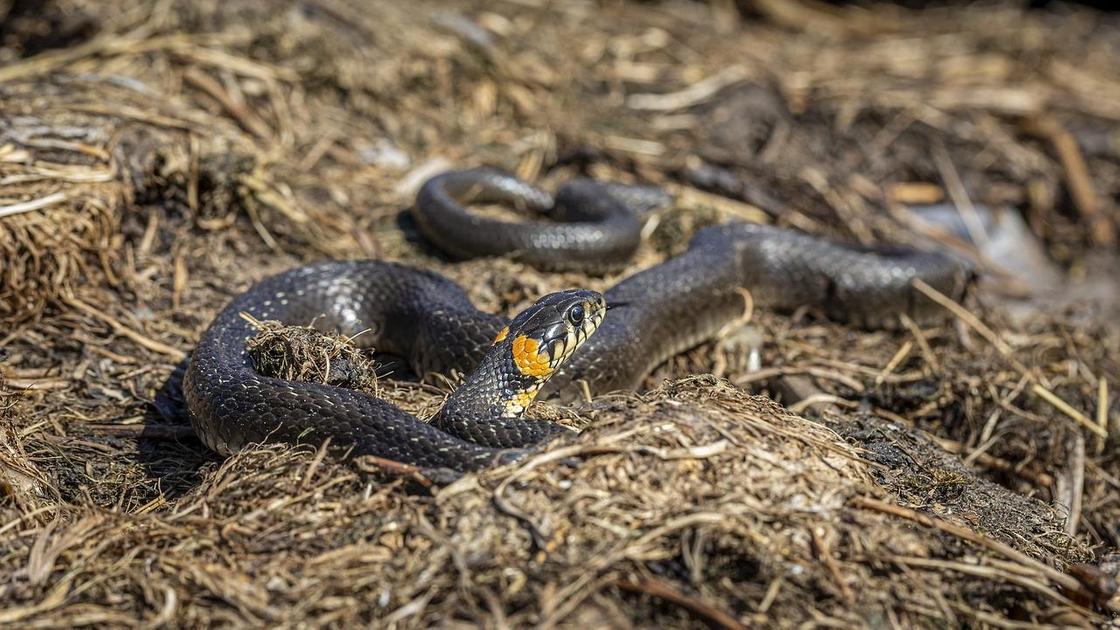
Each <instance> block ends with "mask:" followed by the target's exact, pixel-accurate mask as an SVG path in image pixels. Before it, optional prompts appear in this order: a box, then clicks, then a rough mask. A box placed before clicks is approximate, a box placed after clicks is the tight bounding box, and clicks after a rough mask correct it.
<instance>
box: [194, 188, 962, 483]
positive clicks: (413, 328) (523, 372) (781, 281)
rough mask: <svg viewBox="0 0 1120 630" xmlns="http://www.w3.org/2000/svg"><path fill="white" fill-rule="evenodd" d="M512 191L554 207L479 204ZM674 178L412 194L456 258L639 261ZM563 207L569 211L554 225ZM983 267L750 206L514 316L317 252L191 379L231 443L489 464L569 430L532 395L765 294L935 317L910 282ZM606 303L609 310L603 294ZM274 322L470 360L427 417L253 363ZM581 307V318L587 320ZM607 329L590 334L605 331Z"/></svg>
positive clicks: (201, 409) (616, 363)
mask: <svg viewBox="0 0 1120 630" xmlns="http://www.w3.org/2000/svg"><path fill="white" fill-rule="evenodd" d="M495 202H496V203H506V204H512V205H515V206H518V207H521V208H523V209H526V210H529V211H533V212H538V213H541V214H545V215H547V216H548V217H549V218H550V219H551V220H552V222H532V221H529V222H521V223H508V222H501V221H497V220H494V219H489V218H483V217H480V216H477V215H476V214H474V213H472V212H471V211H470V210H469V209H468V208H467V204H469V203H495ZM664 202H665V198H664V193H661V192H660V191H658V190H656V189H652V188H649V187H629V186H622V185H617V184H604V183H599V182H596V181H593V180H588V179H578V180H574V181H572V182H569V183H568V184H566V185H565V186H563V187H561V188H560V190H559V191H558V192H557V194H556V196H555V198H554V197H553V196H551V195H549V194H548V193H545V192H543V191H541V190H539V189H537V188H535V187H533V186H531V185H529V184H526V183H524V182H521V181H520V180H518V179H516V178H514V177H512V176H509V175H505V174H503V173H500V172H497V171H492V170H486V169H472V170H467V171H454V172H450V173H446V174H442V175H438V176H436V177H434V178H433V179H431V180H429V181H428V182H427V183H426V184H425V185H424V187H423V188H422V189H421V191H420V193H419V195H418V198H417V204H416V207H415V209H414V213H415V216H416V218H417V219H418V224H419V225H420V227H421V229H422V231H423V232H424V233H425V234H426V235H427V236H428V237H429V238H431V239H432V240H433V241H435V242H436V243H437V245H439V246H441V247H443V248H446V249H447V250H448V251H450V252H451V253H452V254H454V255H458V256H464V257H467V256H479V255H499V254H512V255H517V256H521V257H522V258H524V259H525V260H527V261H530V262H533V263H537V264H541V265H543V266H547V267H555V266H560V267H564V266H574V267H581V268H591V269H594V268H604V267H610V266H617V265H619V264H624V262H625V260H626V259H627V258H628V257H629V256H630V255H631V254H632V253H633V251H634V249H635V248H636V247H637V246H638V243H639V241H640V230H641V215H642V214H643V213H644V212H646V211H648V210H649V209H650V208H651V207H653V206H656V205H659V204H663V203H664ZM557 221H559V222H557ZM968 276H969V272H968V270H967V269H966V268H965V267H964V266H962V265H961V264H960V263H959V262H957V261H956V260H955V259H953V258H951V257H949V256H947V255H944V254H940V253H929V252H920V251H913V250H904V249H886V248H883V249H868V248H863V247H857V246H852V245H847V244H842V243H837V242H833V241H829V240H825V239H821V238H819V237H816V236H810V235H807V234H803V233H799V232H795V231H791V230H787V229H783V228H778V227H773V226H766V225H755V224H747V223H729V224H723V225H716V226H711V227H707V228H703V229H701V230H699V231H698V232H697V233H696V234H695V235H694V236H693V238H692V240H691V242H690V245H689V248H688V250H687V251H686V252H685V253H683V254H681V255H679V256H676V257H674V258H671V259H669V260H667V261H665V262H663V263H661V264H658V265H655V266H653V267H650V268H648V269H645V270H643V271H639V272H637V273H635V274H633V275H631V276H629V277H627V278H625V279H624V280H622V281H620V282H619V283H617V284H616V285H614V286H613V287H612V288H610V289H608V290H607V291H606V292H605V293H604V294H603V295H599V294H598V293H595V292H592V291H586V290H570V291H563V292H559V293H554V294H549V295H547V296H545V297H544V298H541V300H539V301H538V302H537V303H535V304H534V305H532V306H530V307H529V308H527V309H526V310H525V311H523V312H522V313H520V314H519V315H517V316H516V317H515V318H513V320H512V321H511V320H508V319H507V318H505V317H502V316H500V315H494V314H491V313H486V312H484V311H480V310H479V309H477V308H476V307H475V306H474V305H473V304H472V303H471V300H470V299H469V298H468V297H467V294H466V292H465V291H464V290H463V289H462V288H461V287H460V286H458V285H457V284H455V283H454V282H452V281H451V280H449V279H447V278H445V277H443V276H441V275H439V274H436V273H433V272H430V271H426V270H422V269H418V268H414V267H409V266H405V265H401V264H397V263H393V262H386V261H378V260H367V261H344V262H338V261H335V262H321V263H315V264H311V265H306V266H303V267H299V268H296V269H293V270H291V271H287V272H284V273H281V274H279V275H276V276H273V277H271V278H268V279H266V280H263V281H262V282H260V283H258V284H256V285H255V286H253V287H252V288H250V289H249V290H248V291H247V292H245V293H243V294H241V295H240V296H238V297H237V298H235V299H234V300H233V302H232V303H230V304H229V305H228V306H227V307H226V308H225V309H224V310H223V311H221V313H220V314H219V315H218V316H217V317H216V318H215V320H214V321H213V322H212V323H211V325H210V327H209V328H208V329H207V330H206V332H205V333H204V334H203V336H202V338H201V340H200V342H199V344H198V347H197V348H196V349H195V351H194V353H193V354H192V358H191V361H190V364H189V366H188V368H187V372H186V375H185V378H184V383H183V387H184V394H185V398H186V401H187V406H188V408H189V410H190V411H191V416H192V422H193V424H194V427H195V430H196V432H197V433H198V434H199V436H200V437H201V438H202V440H203V442H204V443H206V444H207V445H208V446H209V447H211V448H212V449H214V450H217V451H219V452H222V453H230V452H232V451H235V450H237V449H239V448H241V447H242V446H244V445H246V444H249V443H254V442H263V441H286V442H299V441H303V442H310V443H321V442H322V441H323V440H324V439H326V438H328V437H329V438H330V439H331V441H332V444H334V445H335V446H339V447H346V448H348V449H350V452H351V453H352V454H359V455H360V454H371V455H377V456H380V457H384V458H387V459H392V460H395V461H399V462H403V463H408V464H414V465H417V466H422V467H429V468H442V469H450V470H454V471H467V470H474V469H478V468H480V467H483V466H486V465H489V464H491V463H494V462H502V461H508V460H511V459H515V458H516V457H518V456H520V455H522V454H523V453H524V452H525V451H524V449H526V448H528V447H531V446H532V445H534V444H537V443H539V442H541V441H544V440H546V439H548V438H549V437H551V436H554V435H558V434H561V433H564V432H566V431H567V430H566V429H563V428H561V427H559V426H558V425H555V424H552V423H548V422H543V421H534V420H530V419H525V418H522V417H521V415H522V412H523V411H524V410H525V408H526V407H527V406H528V405H529V403H530V402H531V401H532V400H533V399H534V397H536V396H537V395H538V393H541V392H543V393H544V394H545V395H554V394H565V393H567V394H569V395H570V393H571V392H572V391H573V390H574V389H575V387H574V381H577V380H581V381H584V382H586V384H587V387H588V388H589V390H590V391H591V392H592V393H595V394H597V393H603V392H608V391H613V390H628V389H632V388H634V387H636V386H637V385H638V384H639V382H640V381H641V380H642V378H643V377H645V376H646V375H647V374H648V373H649V372H650V371H651V370H652V369H653V368H654V367H656V366H657V365H658V364H659V363H661V362H663V361H665V360H666V359H667V358H669V357H671V356H672V355H674V354H677V353H679V352H681V351H684V350H686V349H688V348H690V347H693V346H695V345H697V344H699V343H702V342H704V341H706V340H709V339H712V338H713V337H714V336H716V335H717V334H718V332H719V331H720V330H721V329H722V328H724V327H725V326H726V325H728V324H729V323H731V322H734V321H735V320H736V319H737V318H739V317H740V316H741V315H742V313H743V305H744V295H743V290H746V291H748V292H749V294H750V296H751V298H752V299H753V302H754V304H755V305H757V306H765V307H771V308H775V309H782V310H790V309H795V308H799V307H810V308H812V309H814V310H816V311H818V312H821V313H823V314H824V315H826V316H827V317H829V318H833V319H836V320H839V321H842V322H847V323H849V324H852V325H856V326H860V327H868V328H876V327H883V326H889V325H892V324H893V323H894V322H896V321H897V320H898V316H899V315H900V314H903V313H905V314H907V315H909V316H911V317H912V318H914V319H916V320H918V321H926V320H929V319H930V318H931V317H932V316H933V315H934V314H935V313H936V312H937V308H938V307H936V306H935V305H934V304H933V303H932V302H931V301H929V300H928V299H927V298H926V297H925V296H923V295H922V294H920V293H919V292H917V291H916V290H915V289H913V288H912V286H911V281H912V280H913V279H915V278H920V279H922V280H923V281H925V282H926V283H927V284H929V285H931V286H933V287H934V288H936V289H938V290H940V291H941V292H943V293H945V294H947V295H950V296H952V297H954V298H956V297H959V296H960V295H961V294H962V292H963V291H964V289H965V286H966V283H967V278H968ZM608 307H609V308H610V312H609V313H608V312H607V310H606V309H607V308H608ZM242 313H247V314H249V315H252V316H253V317H255V318H257V319H258V320H266V319H278V320H281V321H283V322H285V323H298V324H306V323H308V322H311V321H313V320H314V321H315V325H316V326H317V327H319V328H321V329H332V330H337V331H339V332H341V333H343V334H347V335H355V334H357V333H358V332H361V331H367V332H365V333H364V334H362V335H361V336H360V337H358V339H359V340H361V341H363V342H364V343H365V344H369V345H372V346H374V347H376V348H377V350H378V351H383V352H389V353H392V354H396V355H399V356H402V357H404V358H405V359H406V360H407V361H408V363H409V364H410V366H411V367H412V369H413V371H414V372H416V373H417V374H427V373H432V372H437V373H448V372H450V371H452V370H457V371H460V372H463V373H466V374H467V377H466V378H465V380H464V383H463V385H461V386H460V387H459V388H458V389H457V390H456V391H455V392H454V393H452V394H451V396H450V397H449V398H448V400H447V402H446V403H445V404H444V406H443V407H442V408H441V409H440V411H439V412H437V414H436V416H435V417H434V418H433V419H432V420H431V421H430V422H422V421H421V420H419V419H417V418H415V417H414V416H412V415H410V414H408V413H406V412H404V411H403V410H401V409H400V408H398V407H396V406H395V405H393V404H391V403H389V402H387V401H385V400H383V399H380V398H377V397H375V396H371V395H368V394H365V393H362V392H357V391H353V390H349V389H344V388H339V387H332V386H327V385H319V384H315V383H304V382H291V381H286V380H281V379H276V378H271V377H266V376H262V375H260V374H258V373H257V372H256V371H254V370H253V368H252V365H251V363H250V361H249V357H248V354H247V350H246V340H247V339H248V338H249V337H251V336H252V335H253V334H254V329H253V328H252V327H251V325H250V324H249V322H247V321H246V320H245V318H243V317H242V316H241V314H242ZM577 315H578V317H577ZM592 333H594V334H592Z"/></svg>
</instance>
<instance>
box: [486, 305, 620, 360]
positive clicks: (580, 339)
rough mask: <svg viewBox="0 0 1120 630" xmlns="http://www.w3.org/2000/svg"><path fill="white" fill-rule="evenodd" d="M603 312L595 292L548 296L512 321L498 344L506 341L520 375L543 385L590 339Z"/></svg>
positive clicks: (604, 306) (603, 307) (602, 306)
mask: <svg viewBox="0 0 1120 630" xmlns="http://www.w3.org/2000/svg"><path fill="white" fill-rule="evenodd" d="M606 312H607V303H606V300H604V299H603V296H602V294H600V293H598V292H596V291H590V290H587V289H572V290H568V291H559V292H556V293H550V294H548V295H546V296H544V297H542V298H541V299H539V300H537V301H536V302H535V303H534V304H533V305H532V306H530V307H529V308H527V309H525V310H524V311H522V312H521V313H519V314H518V315H517V317H514V318H513V321H512V322H510V324H509V328H508V330H507V331H503V334H500V335H499V340H498V342H499V343H501V342H502V341H505V340H508V343H509V344H510V347H511V350H512V353H513V360H514V363H515V364H516V366H517V369H518V371H519V372H520V373H521V375H523V376H528V377H532V378H536V379H540V380H541V381H543V380H544V379H547V378H548V377H549V376H551V375H552V374H553V372H555V371H556V370H557V369H558V368H559V367H560V366H561V365H562V364H563V363H564V362H565V361H567V360H568V358H569V357H571V356H572V353H573V352H575V351H576V349H577V348H579V347H580V346H581V345H583V343H584V342H585V341H587V339H588V338H589V337H591V335H592V334H593V333H594V332H595V331H596V330H597V329H598V328H599V325H600V324H602V323H603V317H604V316H605V315H606Z"/></svg>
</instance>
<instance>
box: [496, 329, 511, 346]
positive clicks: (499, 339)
mask: <svg viewBox="0 0 1120 630" xmlns="http://www.w3.org/2000/svg"><path fill="white" fill-rule="evenodd" d="M507 335H509V326H506V327H505V328H503V329H501V330H499V331H498V336H497V337H494V343H501V342H502V341H505V338H506V336H507Z"/></svg>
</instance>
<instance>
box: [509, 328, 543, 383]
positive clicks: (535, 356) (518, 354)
mask: <svg viewBox="0 0 1120 630" xmlns="http://www.w3.org/2000/svg"><path fill="white" fill-rule="evenodd" d="M539 349H540V344H539V343H538V342H537V340H536V339H530V338H529V337H526V336H524V335H522V336H519V337H517V338H516V339H514V340H513V362H514V363H516V364H517V369H518V370H521V373H522V374H524V375H525V376H536V377H538V378H539V377H543V376H548V375H549V374H551V373H552V367H551V366H549V364H548V355H547V354H545V353H543V352H539V351H538V350H539Z"/></svg>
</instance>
